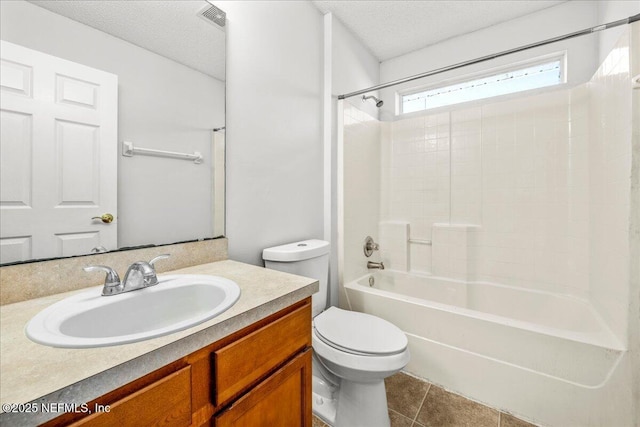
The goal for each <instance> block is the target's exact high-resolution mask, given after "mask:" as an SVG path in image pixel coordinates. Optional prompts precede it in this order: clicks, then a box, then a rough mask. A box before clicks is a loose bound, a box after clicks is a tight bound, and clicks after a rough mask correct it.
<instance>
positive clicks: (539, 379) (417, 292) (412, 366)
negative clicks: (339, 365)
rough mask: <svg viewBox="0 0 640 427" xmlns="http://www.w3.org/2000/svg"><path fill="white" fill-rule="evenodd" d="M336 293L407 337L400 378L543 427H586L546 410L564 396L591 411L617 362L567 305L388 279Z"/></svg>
mask: <svg viewBox="0 0 640 427" xmlns="http://www.w3.org/2000/svg"><path fill="white" fill-rule="evenodd" d="M344 287H345V291H346V296H347V303H348V305H349V308H350V309H351V310H355V311H360V312H364V313H369V314H373V315H376V316H379V317H381V318H383V319H386V320H388V321H390V322H392V323H394V324H395V325H397V326H398V327H400V328H401V329H402V330H403V331H404V332H405V333H406V334H407V337H408V338H409V349H410V351H411V355H412V360H411V362H410V363H409V365H408V366H407V368H406V371H408V372H409V373H413V374H415V375H417V376H419V377H422V378H426V379H427V380H429V381H431V382H433V383H436V384H440V385H442V386H443V387H445V388H447V389H450V390H453V391H456V392H458V393H460V394H463V395H466V396H468V397H471V398H473V399H475V400H478V401H481V402H483V403H486V404H489V405H490V406H493V407H497V408H500V409H504V410H507V411H509V412H512V413H515V414H518V415H520V416H522V417H524V418H525V419H529V420H530V421H534V422H538V423H542V424H550V425H556V424H558V425H590V424H591V422H592V421H593V417H591V421H588V420H586V421H585V422H584V423H582V420H581V419H580V417H581V416H582V415H581V414H570V413H569V412H567V411H566V408H564V410H563V411H559V413H558V414H553V413H552V412H553V411H552V410H550V409H549V408H550V406H557V403H558V401H560V402H561V401H562V400H563V398H564V397H565V396H573V398H572V399H573V400H572V401H573V402H575V401H578V402H582V403H584V404H585V405H590V403H589V402H590V401H591V400H592V399H595V400H594V402H596V401H597V398H596V397H595V396H597V395H600V394H601V393H606V384H607V383H608V382H609V379H610V378H611V376H612V375H614V373H615V371H616V368H617V367H618V365H619V364H620V361H621V360H622V359H623V356H624V355H625V347H624V345H623V344H622V343H621V342H620V341H619V340H618V339H617V338H616V337H615V335H614V334H613V333H612V332H611V331H610V330H609V328H608V327H607V325H606V324H605V322H604V321H603V320H602V318H601V317H600V316H599V315H598V313H597V312H596V310H594V309H593V307H592V306H591V305H590V304H589V303H588V302H587V301H584V300H580V299H577V298H572V297H569V296H565V295H559V294H553V293H549V292H540V291H533V290H527V289H522V288H517V287H511V286H504V285H497V284H492V283H483V282H473V283H466V282H462V281H457V280H451V279H447V278H439V277H434V276H426V275H424V276H420V275H414V274H408V273H402V272H393V271H380V272H376V273H373V274H367V275H365V276H363V277H361V278H359V279H358V280H354V281H352V282H348V283H345V285H344ZM594 390H597V391H596V392H594ZM598 390H599V391H598ZM581 394H582V395H584V398H583V399H582V400H580V399H577V400H576V396H577V395H581ZM527 396H530V397H527ZM567 400H569V399H567ZM545 401H547V404H546V405H545V404H544V403H543V402H545ZM600 402H602V401H600ZM576 412H579V411H576ZM582 412H583V413H584V414H587V415H585V416H587V417H590V415H588V412H589V411H588V409H586V408H585V409H583V410H582ZM541 413H544V414H543V415H541ZM596 418H597V417H596Z"/></svg>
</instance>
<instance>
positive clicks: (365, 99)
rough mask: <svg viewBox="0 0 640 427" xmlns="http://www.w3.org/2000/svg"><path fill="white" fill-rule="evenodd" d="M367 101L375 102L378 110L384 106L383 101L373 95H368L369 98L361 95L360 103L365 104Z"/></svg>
mask: <svg viewBox="0 0 640 427" xmlns="http://www.w3.org/2000/svg"><path fill="white" fill-rule="evenodd" d="M367 99H373V100H374V101H376V107H378V108H380V107H382V106H383V105H384V101H383V100H381V99H378V98H376V97H375V96H373V95H369V96H365V95H362V102H366V101H367Z"/></svg>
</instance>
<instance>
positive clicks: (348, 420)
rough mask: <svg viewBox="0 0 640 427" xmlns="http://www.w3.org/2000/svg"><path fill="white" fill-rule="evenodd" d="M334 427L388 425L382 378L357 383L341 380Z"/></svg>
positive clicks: (383, 426) (384, 426)
mask: <svg viewBox="0 0 640 427" xmlns="http://www.w3.org/2000/svg"><path fill="white" fill-rule="evenodd" d="M337 393H338V399H337V401H338V408H337V413H336V423H335V427H343V426H345V427H346V426H349V427H389V426H390V421H389V412H388V410H387V394H386V392H385V388H384V380H380V381H376V382H366V383H359V382H355V381H346V380H342V381H341V383H340V389H339V390H338V392H337Z"/></svg>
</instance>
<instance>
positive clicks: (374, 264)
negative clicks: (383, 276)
mask: <svg viewBox="0 0 640 427" xmlns="http://www.w3.org/2000/svg"><path fill="white" fill-rule="evenodd" d="M367 268H369V269H371V268H377V269H379V270H384V264H383V263H382V262H373V261H367Z"/></svg>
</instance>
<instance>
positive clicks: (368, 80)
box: [325, 14, 380, 305]
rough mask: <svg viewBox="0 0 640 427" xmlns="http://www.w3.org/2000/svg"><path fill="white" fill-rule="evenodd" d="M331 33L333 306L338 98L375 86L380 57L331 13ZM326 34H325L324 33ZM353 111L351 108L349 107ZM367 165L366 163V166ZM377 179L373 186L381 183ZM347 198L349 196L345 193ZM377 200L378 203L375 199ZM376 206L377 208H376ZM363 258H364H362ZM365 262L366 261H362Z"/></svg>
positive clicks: (373, 112)
mask: <svg viewBox="0 0 640 427" xmlns="http://www.w3.org/2000/svg"><path fill="white" fill-rule="evenodd" d="M327 32H328V33H329V35H330V40H331V43H330V46H331V52H330V54H331V59H330V65H331V68H330V70H327V69H326V67H325V72H330V90H329V91H328V94H329V99H326V100H325V102H329V103H330V104H331V112H330V117H329V120H330V121H331V135H330V141H325V143H326V144H330V148H329V149H330V152H331V165H330V167H327V165H325V174H326V173H328V174H330V177H331V179H330V186H331V200H330V206H331V208H330V218H331V219H330V224H328V225H330V233H331V234H330V235H331V241H332V242H333V245H332V256H331V276H330V289H331V291H330V295H329V302H330V304H331V305H337V304H338V280H339V279H338V248H337V246H338V244H339V237H338V211H337V206H338V205H337V204H338V200H337V193H338V191H337V185H340V184H338V182H337V176H338V169H337V167H338V165H337V140H338V134H337V132H338V129H337V117H336V115H337V114H338V111H337V102H338V101H337V99H338V95H340V94H343V93H348V92H352V91H355V90H358V89H362V88H364V87H370V86H374V85H376V84H378V83H379V81H380V63H379V61H378V59H377V58H376V57H375V56H374V55H373V54H372V53H371V52H370V51H369V50H368V49H367V48H366V47H365V46H363V45H362V43H360V41H359V40H358V39H357V38H356V37H355V36H354V35H353V34H351V32H349V30H348V29H347V28H346V27H345V26H344V24H343V23H342V22H341V21H340V20H339V19H337V18H335V17H333V15H332V14H327V15H326V16H325V34H326V33H327ZM325 37H326V36H325ZM353 101H354V102H355V104H356V105H357V106H358V107H359V108H360V109H362V110H363V111H365V112H366V113H367V114H369V115H370V116H373V117H377V115H378V111H377V108H376V106H375V105H374V103H373V102H371V101H370V102H367V103H362V102H361V101H358V100H357V99H354V100H353ZM349 110H352V109H349ZM368 143H369V144H370V145H371V148H374V149H375V147H376V144H377V138H374V139H373V140H371V141H369V142H368ZM378 165H379V161H376V164H375V166H376V167H378ZM363 167H364V166H363ZM377 181H378V179H377V178H376V182H375V183H374V185H378V182H377ZM370 190H371V191H370V192H368V193H367V194H369V195H370V196H372V197H373V198H374V199H373V200H375V201H377V200H378V194H377V193H375V194H374V193H373V192H372V191H373V190H372V189H370ZM345 197H346V195H345ZM325 202H326V201H325ZM376 203H377V202H376ZM376 209H377V207H376ZM377 232H378V230H377V225H376V224H375V222H374V223H373V224H370V226H369V227H368V229H366V227H365V230H363V233H365V234H363V235H362V236H360V237H357V236H354V237H355V238H357V239H358V238H359V239H361V240H364V238H365V237H366V235H367V234H370V235H372V236H373V237H374V238H376V239H377ZM325 233H326V232H325ZM361 261H362V260H361ZM364 262H366V261H364ZM363 265H364V264H363Z"/></svg>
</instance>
